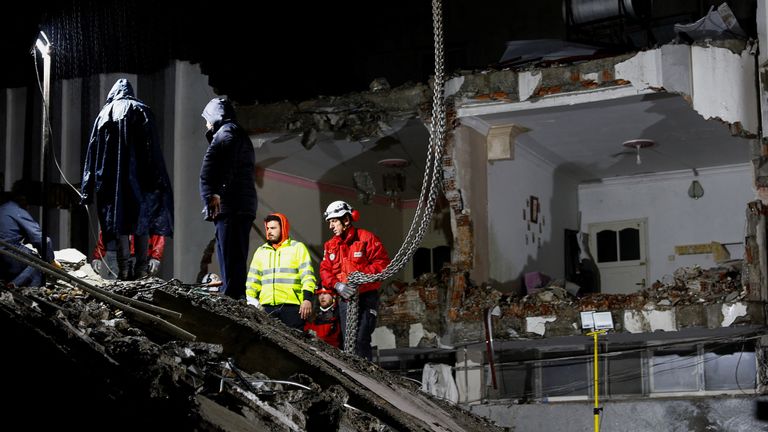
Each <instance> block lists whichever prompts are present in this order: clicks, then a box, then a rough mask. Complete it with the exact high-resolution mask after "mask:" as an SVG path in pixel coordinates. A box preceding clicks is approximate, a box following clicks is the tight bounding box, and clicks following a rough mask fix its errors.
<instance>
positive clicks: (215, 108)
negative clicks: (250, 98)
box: [200, 98, 257, 299]
mask: <svg viewBox="0 0 768 432" xmlns="http://www.w3.org/2000/svg"><path fill="white" fill-rule="evenodd" d="M202 116H203V118H204V119H205V121H206V127H207V128H208V131H207V132H206V134H205V137H206V139H208V143H209V145H208V150H207V151H206V153H205V157H203V165H202V167H201V169H200V197H201V198H202V200H203V205H204V212H205V218H206V220H210V221H213V223H214V224H215V225H216V256H217V258H218V260H219V266H220V267H221V280H222V285H221V289H220V292H221V293H223V294H225V295H227V296H229V297H232V298H236V299H242V298H245V278H246V274H247V272H248V238H249V234H250V231H251V225H252V224H253V219H254V218H255V217H256V205H257V201H256V184H255V181H256V179H255V173H254V170H255V168H256V159H255V153H254V151H253V143H252V142H251V139H250V138H249V137H248V133H247V132H246V131H245V130H244V129H243V128H242V127H240V125H238V124H237V122H236V121H235V110H234V108H233V107H232V104H231V103H230V102H229V100H227V99H223V98H213V99H212V100H211V101H210V102H208V105H206V106H205V109H204V110H203V114H202Z"/></svg>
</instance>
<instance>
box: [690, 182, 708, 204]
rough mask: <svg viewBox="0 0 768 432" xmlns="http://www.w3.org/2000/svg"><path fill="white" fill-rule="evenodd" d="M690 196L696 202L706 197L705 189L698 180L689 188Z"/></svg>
mask: <svg viewBox="0 0 768 432" xmlns="http://www.w3.org/2000/svg"><path fill="white" fill-rule="evenodd" d="M688 196H689V197H691V199H695V200H697V199H699V198H701V197H703V196H704V188H703V187H702V186H701V183H699V181H698V180H694V181H692V182H691V186H690V187H688Z"/></svg>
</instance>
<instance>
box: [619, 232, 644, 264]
mask: <svg viewBox="0 0 768 432" xmlns="http://www.w3.org/2000/svg"><path fill="white" fill-rule="evenodd" d="M619 251H620V254H621V261H634V260H639V259H640V230H638V229H637V228H625V229H623V230H621V231H619Z"/></svg>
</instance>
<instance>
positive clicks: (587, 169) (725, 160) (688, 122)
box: [480, 93, 750, 182]
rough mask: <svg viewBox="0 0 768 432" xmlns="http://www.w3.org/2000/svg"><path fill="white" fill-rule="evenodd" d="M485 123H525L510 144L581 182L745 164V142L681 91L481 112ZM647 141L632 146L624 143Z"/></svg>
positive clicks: (747, 159) (747, 144)
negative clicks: (647, 142)
mask: <svg viewBox="0 0 768 432" xmlns="http://www.w3.org/2000/svg"><path fill="white" fill-rule="evenodd" d="M480 117H481V119H482V120H483V121H484V122H486V123H488V124H490V125H491V126H501V125H509V124H515V125H519V126H522V127H525V128H528V129H530V131H529V132H526V133H523V134H520V135H519V136H518V137H517V139H516V145H518V146H522V147H525V148H527V149H529V150H531V151H532V152H534V153H535V154H537V155H538V156H540V157H542V158H543V159H545V160H546V161H548V162H550V163H552V164H554V165H555V166H558V167H561V168H563V169H565V170H567V172H568V173H569V174H570V175H571V176H573V177H574V178H576V179H578V180H579V181H582V182H585V181H594V180H598V179H603V178H610V177H618V176H629V175H637V174H651V173H660V172H668V171H677V170H686V169H701V168H709V167H718V166H724V165H733V164H740V163H746V162H748V161H749V160H750V147H749V146H750V141H749V140H747V139H744V138H739V137H734V136H731V134H730V132H729V129H728V126H727V125H726V124H725V123H723V122H720V121H717V120H705V119H704V118H703V117H702V116H701V115H699V114H698V113H697V112H696V111H694V110H693V109H692V108H691V106H690V105H689V104H688V103H687V102H686V101H685V100H684V99H683V98H682V97H680V96H677V95H672V94H668V93H657V94H649V95H641V96H632V97H626V98H621V99H613V100H608V101H600V102H591V103H586V104H578V105H572V106H561V107H552V108H541V109H531V110H526V111H515V112H507V113H496V114H487V115H482V116H480ZM635 139H650V140H653V141H654V142H655V144H654V145H653V146H651V147H647V148H641V149H640V150H639V154H640V161H641V163H640V164H638V163H637V153H638V151H637V150H636V149H635V148H632V147H631V146H625V145H623V143H624V142H626V141H629V140H635Z"/></svg>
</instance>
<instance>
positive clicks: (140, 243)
mask: <svg viewBox="0 0 768 432" xmlns="http://www.w3.org/2000/svg"><path fill="white" fill-rule="evenodd" d="M148 243H149V236H147V235H134V236H133V246H134V247H133V252H134V255H135V256H136V263H135V264H134V268H133V273H134V276H135V277H136V279H144V278H145V277H147V276H149V257H148V256H147V247H148Z"/></svg>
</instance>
